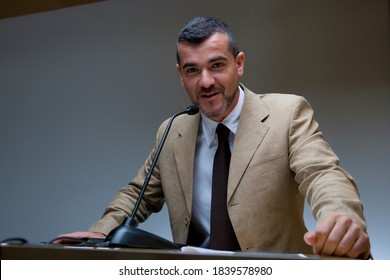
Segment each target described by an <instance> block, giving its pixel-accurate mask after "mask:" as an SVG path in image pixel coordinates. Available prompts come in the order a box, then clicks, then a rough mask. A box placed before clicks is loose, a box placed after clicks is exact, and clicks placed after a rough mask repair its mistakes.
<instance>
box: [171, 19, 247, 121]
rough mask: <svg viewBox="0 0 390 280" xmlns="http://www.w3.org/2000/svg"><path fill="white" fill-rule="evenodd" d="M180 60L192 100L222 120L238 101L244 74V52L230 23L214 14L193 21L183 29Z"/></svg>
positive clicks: (206, 111)
mask: <svg viewBox="0 0 390 280" xmlns="http://www.w3.org/2000/svg"><path fill="white" fill-rule="evenodd" d="M177 61H178V63H177V65H176V68H177V70H178V71H179V75H180V79H181V83H182V85H183V86H184V87H185V88H186V90H187V93H188V95H189V97H190V99H191V101H192V102H193V103H194V104H198V105H199V108H200V110H201V111H202V112H203V113H204V114H205V115H206V116H207V117H208V118H210V119H212V120H214V121H217V122H221V121H222V120H223V119H224V118H225V117H226V116H227V115H228V114H229V113H230V112H231V111H232V110H233V109H234V107H235V106H236V104H237V102H238V98H239V94H238V92H239V89H238V80H239V78H240V77H241V76H242V75H243V73H244V53H242V52H239V50H238V46H237V43H236V40H235V38H234V34H233V32H232V31H231V30H230V28H229V26H227V25H226V24H225V23H224V22H222V21H221V20H218V19H216V18H212V17H197V18H195V19H193V20H191V21H190V22H189V23H187V24H186V25H185V26H184V27H183V29H182V30H181V31H180V34H179V38H178V43H177Z"/></svg>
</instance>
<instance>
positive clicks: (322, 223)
mask: <svg viewBox="0 0 390 280" xmlns="http://www.w3.org/2000/svg"><path fill="white" fill-rule="evenodd" d="M289 139H290V141H289V143H290V167H291V170H293V171H294V172H295V174H296V176H295V180H296V181H297V182H298V183H299V190H300V192H301V193H302V194H303V195H304V196H305V197H306V199H307V201H308V203H309V204H310V206H311V208H312V212H313V215H314V216H315V217H316V219H317V221H318V222H317V226H316V229H315V231H314V232H310V233H306V235H305V237H304V240H305V242H306V243H307V244H308V245H310V246H312V247H313V253H314V254H321V255H335V256H345V257H351V258H367V257H368V256H369V255H370V242H369V238H368V234H367V232H366V228H367V225H366V221H365V218H364V215H363V204H362V202H361V200H360V198H359V192H358V188H357V186H356V183H355V181H354V179H353V178H352V177H351V175H350V174H348V173H347V172H346V171H345V170H344V169H342V168H341V167H340V165H339V159H338V157H337V156H336V154H335V153H334V152H333V151H332V149H331V148H330V146H329V144H328V143H327V142H326V141H325V140H324V139H323V135H322V133H321V132H320V131H319V130H318V123H317V122H316V121H315V120H314V118H313V110H312V108H311V106H310V104H309V103H308V102H307V101H306V100H305V99H304V98H299V100H298V102H297V103H296V105H295V106H294V110H293V112H292V114H291V120H290V133H289Z"/></svg>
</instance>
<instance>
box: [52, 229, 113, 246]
mask: <svg viewBox="0 0 390 280" xmlns="http://www.w3.org/2000/svg"><path fill="white" fill-rule="evenodd" d="M105 237H106V236H105V235H104V234H102V233H100V232H90V231H77V232H70V233H65V234H61V235H59V236H58V237H57V238H56V239H55V240H54V241H53V243H57V244H61V243H69V241H71V239H72V238H75V239H82V238H105ZM67 238H68V239H67Z"/></svg>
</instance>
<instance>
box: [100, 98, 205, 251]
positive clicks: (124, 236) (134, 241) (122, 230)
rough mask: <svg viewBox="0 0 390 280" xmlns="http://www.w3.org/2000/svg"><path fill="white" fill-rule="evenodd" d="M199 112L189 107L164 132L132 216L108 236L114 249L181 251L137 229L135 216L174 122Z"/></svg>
mask: <svg viewBox="0 0 390 280" xmlns="http://www.w3.org/2000/svg"><path fill="white" fill-rule="evenodd" d="M198 112H199V107H198V106H197V105H191V106H188V107H187V108H186V109H185V110H184V111H182V112H180V113H177V114H175V115H173V116H172V117H171V118H170V120H169V122H168V125H167V127H166V129H165V131H164V134H163V136H162V138H161V142H160V144H159V146H158V148H157V151H156V154H155V156H154V158H153V162H152V165H151V167H150V169H149V172H148V174H147V175H146V178H145V181H144V184H143V186H142V188H141V191H140V193H139V196H138V198H137V201H136V203H135V205H134V208H133V210H132V212H131V215H130V216H129V217H128V218H126V219H125V220H124V221H123V223H122V225H120V226H118V227H117V228H115V229H113V230H112V231H111V232H110V233H109V234H108V236H107V238H106V240H105V241H108V242H109V246H113V247H133V248H149V249H179V248H180V247H179V245H177V244H175V243H172V242H171V241H168V240H166V239H164V238H162V237H160V236H157V235H155V234H152V233H150V232H147V231H144V230H142V229H139V228H136V227H135V224H136V223H135V216H136V213H137V211H138V208H139V206H140V204H141V201H142V198H143V196H144V193H145V190H146V188H147V186H148V184H149V181H150V178H151V176H152V172H153V170H154V167H155V166H156V162H157V160H158V157H159V156H160V153H161V150H162V147H163V146H164V143H165V139H166V138H167V135H168V132H169V130H170V128H171V125H172V122H173V120H174V119H175V118H176V117H177V116H180V115H182V114H188V115H195V114H196V113H198Z"/></svg>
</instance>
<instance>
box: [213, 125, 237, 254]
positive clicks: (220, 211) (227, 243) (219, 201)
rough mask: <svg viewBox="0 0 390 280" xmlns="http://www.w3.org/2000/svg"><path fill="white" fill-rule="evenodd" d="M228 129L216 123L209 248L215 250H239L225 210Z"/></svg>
mask: <svg viewBox="0 0 390 280" xmlns="http://www.w3.org/2000/svg"><path fill="white" fill-rule="evenodd" d="M229 133H230V130H229V129H228V128H227V127H226V126H224V125H223V124H221V123H220V124H218V126H217V135H218V148H217V151H216V153H215V156H214V166H213V180H212V195H211V220H210V248H211V249H217V250H229V251H235V250H240V246H239V244H238V241H237V237H236V234H235V233H234V230H233V227H232V223H231V222H230V218H229V215H228V211H227V206H226V204H227V183H228V176H229V166H230V147H229Z"/></svg>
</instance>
